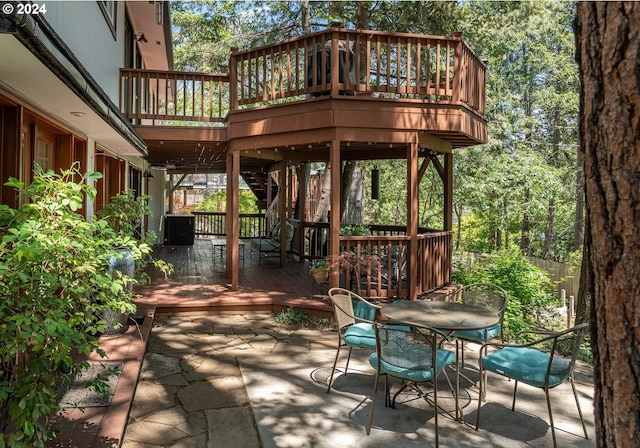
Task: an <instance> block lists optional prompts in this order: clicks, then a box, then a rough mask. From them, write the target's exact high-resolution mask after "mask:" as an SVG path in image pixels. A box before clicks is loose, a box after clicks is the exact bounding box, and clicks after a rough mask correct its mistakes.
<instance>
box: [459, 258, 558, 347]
mask: <svg viewBox="0 0 640 448" xmlns="http://www.w3.org/2000/svg"><path fill="white" fill-rule="evenodd" d="M452 279H453V281H454V282H456V283H461V284H463V285H468V284H471V283H493V284H495V285H498V286H500V287H502V288H503V289H504V290H505V291H507V292H508V293H509V302H508V305H507V310H506V312H505V338H507V339H513V337H515V335H516V334H517V333H518V332H519V331H521V330H524V329H527V328H531V327H532V326H539V325H540V319H541V316H544V315H545V314H546V313H548V309H549V307H550V306H551V305H552V303H553V301H554V296H553V283H552V282H551V280H550V278H549V275H548V274H547V272H546V271H545V270H544V269H542V268H539V267H537V266H535V265H534V264H532V263H531V262H529V261H528V260H527V259H526V258H525V257H524V256H523V255H521V254H520V253H519V252H518V251H501V252H496V253H494V254H491V255H487V256H484V257H482V258H480V259H478V260H477V261H475V262H474V263H472V264H471V265H470V266H468V267H465V266H461V265H457V266H456V265H454V271H453V275H452Z"/></svg>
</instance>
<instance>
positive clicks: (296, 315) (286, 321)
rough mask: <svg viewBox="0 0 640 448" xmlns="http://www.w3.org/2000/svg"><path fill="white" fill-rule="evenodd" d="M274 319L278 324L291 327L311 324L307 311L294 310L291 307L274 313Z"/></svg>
mask: <svg viewBox="0 0 640 448" xmlns="http://www.w3.org/2000/svg"><path fill="white" fill-rule="evenodd" d="M275 321H276V323H278V324H281V325H286V326H287V327H293V328H300V327H308V326H309V324H311V319H310V318H309V315H308V314H307V313H305V312H304V311H303V310H296V309H294V308H293V307H289V308H287V310H286V311H282V312H280V313H278V314H276V317H275Z"/></svg>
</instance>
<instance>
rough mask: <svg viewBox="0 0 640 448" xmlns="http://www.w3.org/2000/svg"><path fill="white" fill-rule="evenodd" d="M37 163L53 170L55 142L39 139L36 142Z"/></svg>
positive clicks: (44, 168) (45, 168) (43, 167)
mask: <svg viewBox="0 0 640 448" xmlns="http://www.w3.org/2000/svg"><path fill="white" fill-rule="evenodd" d="M34 159H35V160H34V161H35V163H37V164H38V165H40V166H41V167H42V169H43V170H45V171H46V170H51V169H53V168H54V166H53V142H51V141H46V140H41V139H38V140H37V142H36V154H35V158H34Z"/></svg>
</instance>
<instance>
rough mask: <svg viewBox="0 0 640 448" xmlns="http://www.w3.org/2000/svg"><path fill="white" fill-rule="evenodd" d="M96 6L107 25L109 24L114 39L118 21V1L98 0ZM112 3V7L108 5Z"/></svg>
mask: <svg viewBox="0 0 640 448" xmlns="http://www.w3.org/2000/svg"><path fill="white" fill-rule="evenodd" d="M97 3H98V6H100V10H101V11H102V15H103V16H104V18H105V20H106V21H107V25H109V29H110V30H111V34H112V35H113V39H114V40H115V39H116V37H117V35H116V31H117V30H116V25H117V23H118V2H117V1H116V0H98V2H97ZM110 5H113V7H112V8H110V7H109V6H110Z"/></svg>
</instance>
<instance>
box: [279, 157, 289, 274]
mask: <svg viewBox="0 0 640 448" xmlns="http://www.w3.org/2000/svg"><path fill="white" fill-rule="evenodd" d="M287 169H288V168H287V163H286V161H285V160H283V161H282V165H281V166H280V171H279V172H278V175H279V178H280V179H279V181H278V183H279V184H280V185H279V186H278V190H279V192H278V199H279V201H280V202H279V203H278V207H279V211H280V267H281V268H284V267H285V265H286V264H287V236H288V235H287V234H288V232H289V231H288V230H287V217H288V214H287V192H288V188H287V180H288V177H289V176H287Z"/></svg>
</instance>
